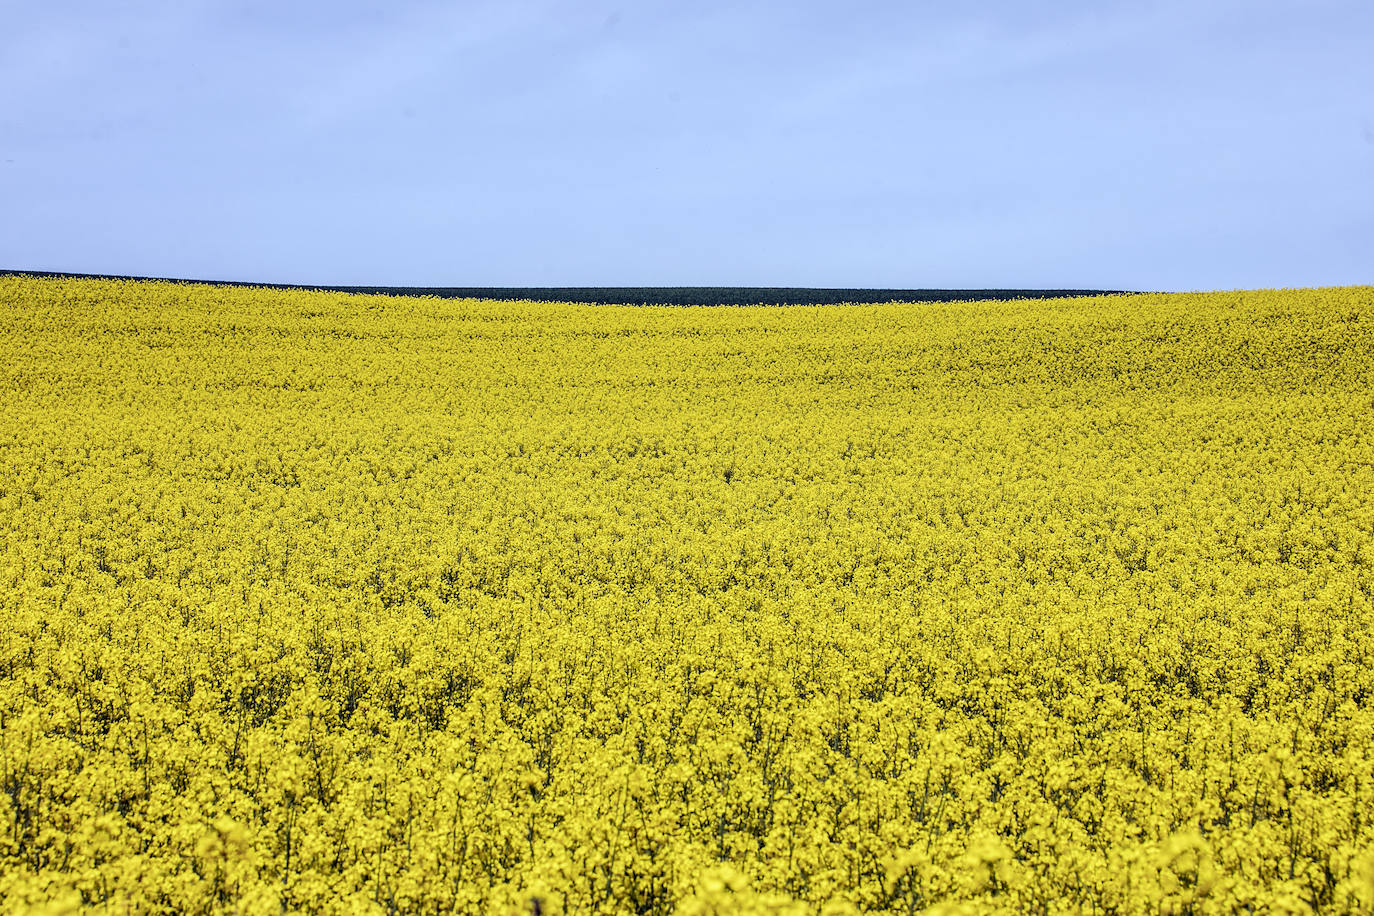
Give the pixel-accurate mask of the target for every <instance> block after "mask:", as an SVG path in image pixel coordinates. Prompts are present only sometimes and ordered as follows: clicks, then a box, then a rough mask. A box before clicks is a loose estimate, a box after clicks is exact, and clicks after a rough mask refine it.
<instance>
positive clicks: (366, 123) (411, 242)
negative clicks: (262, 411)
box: [0, 0, 1374, 289]
mask: <svg viewBox="0 0 1374 916" xmlns="http://www.w3.org/2000/svg"><path fill="white" fill-rule="evenodd" d="M3 20H4V28H3V29H0V202H3V217H2V218H0V267H9V268H26V269H40V270H65V271H82V272H101V273H127V274H139V275H163V276H185V277H200V278H214V279H235V280H257V281H270V282H311V283H338V284H412V285H461V286H469V285H512V286H527V285H529V286H538V285H570V286H575V285H762V286H842V287H852V286H858V287H863V286H876V287H990V286H1011V287H1036V286H1039V287H1066V286H1067V287H1112V288H1131V289H1213V288H1236V287H1261V286H1314V285H1327V284H1351V283H1371V282H1374V3H1370V2H1369V0H1304V2H1264V0H1251V2H1242V0H1236V2H1226V0H1218V2H1212V3H1208V2H1205V0H1203V2H1198V0H1160V2H1130V3H1087V2H1076V0H1074V2H1029V3H1028V2H1009V0H1004V2H991V0H978V2H966V3H954V2H950V3H944V4H930V3H887V2H850V3H833V4H821V3H781V2H778V3H759V2H753V3H750V2H714V0H707V2H699V3H691V4H665V3H634V4H619V3H613V2H610V3H538V2H524V0H506V2H475V3H456V4H455V3H438V2H427V0H402V2H395V0H385V2H383V0H376V2H372V0H343V2H331V3H291V2H284V0H255V2H243V3H228V2H194V0H183V2H150V0H102V2H64V0H17V2H15V0H10V2H8V3H5V4H4V8H3Z"/></svg>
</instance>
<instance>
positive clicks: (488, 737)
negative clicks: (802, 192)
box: [0, 277, 1374, 916]
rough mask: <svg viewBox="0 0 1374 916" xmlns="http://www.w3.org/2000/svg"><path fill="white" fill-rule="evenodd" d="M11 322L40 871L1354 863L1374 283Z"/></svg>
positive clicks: (980, 903) (31, 793)
mask: <svg viewBox="0 0 1374 916" xmlns="http://www.w3.org/2000/svg"><path fill="white" fill-rule="evenodd" d="M0 328H3V333H0V392H3V397H0V539H2V540H0V544H3V547H0V786H2V787H3V791H2V792H0V908H3V909H4V910H5V911H6V912H35V913H37V912H47V913H57V912H76V911H78V910H85V909H89V910H90V911H91V912H101V913H105V912H108V913H173V912H175V913H220V912H224V913H245V914H259V913H281V912H296V911H300V912H312V913H378V914H381V913H450V912H457V913H488V912H509V913H521V912H523V913H530V912H538V913H540V914H546V916H547V914H561V913H680V914H704V913H735V912H739V913H751V912H755V913H763V912H770V913H796V914H802V913H808V914H811V913H816V914H819V913H825V914H840V913H854V912H878V913H918V912H930V913H945V914H953V913H1036V912H1040V913H1100V914H1147V913H1148V914H1160V913H1234V912H1256V913H1261V912H1262V913H1312V912H1320V913H1356V912H1357V913H1371V912H1374V699H1372V698H1371V693H1374V635H1371V634H1374V289H1371V288H1369V287H1364V288H1342V289H1323V290H1308V291H1291V290H1290V291H1266V292H1244V293H1215V294H1180V295H1141V296H1119V297H1102V298H1087V299H1063V300H1047V301H1012V302H978V303H938V304H897V303H893V304H887V305H869V306H833V307H790V308H738V309H700V308H681V309H674V308H640V307H610V306H606V307H599V306H586V305H576V304H557V303H532V302H490V301H473V300H466V301H453V300H435V299H406V298H384V297H366V296H347V295H338V294H325V293H306V292H282V291H268V290H258V289H237V288H235V289H230V288H216V287H209V286H174V285H166V284H140V283H128V282H124V283H121V282H104V281H73V280H36V279H30V278H22V277H16V278H3V279H0Z"/></svg>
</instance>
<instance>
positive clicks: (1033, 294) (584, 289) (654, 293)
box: [0, 270, 1124, 305]
mask: <svg viewBox="0 0 1374 916" xmlns="http://www.w3.org/2000/svg"><path fill="white" fill-rule="evenodd" d="M4 276H30V277H46V278H53V279H71V280H80V279H87V280H128V281H133V282H139V283H148V282H155V283H178V284H189V285H205V286H241V287H251V288H257V289H280V290H302V291H306V290H309V291H315V292H334V293H360V294H363V295H370V296H418V297H434V298H439V299H494V300H516V301H527V302H580V303H597V304H602V305H838V304H845V303H876V302H951V301H972V300H983V299H1057V298H1063V297H1066V296H1099V295H1114V294H1120V293H1122V292H1124V291H1122V290H1096V289H843V288H823V289H822V288H811V287H789V286H777V287H772V286H768V287H765V286H542V287H540V286H531V287H514V286H311V285H308V284H295V283H252V282H242V281H229V282H225V281H206V280H177V279H168V278H151V277H123V276H111V275H102V274H68V273H53V272H48V271H17V270H0V277H4Z"/></svg>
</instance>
